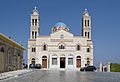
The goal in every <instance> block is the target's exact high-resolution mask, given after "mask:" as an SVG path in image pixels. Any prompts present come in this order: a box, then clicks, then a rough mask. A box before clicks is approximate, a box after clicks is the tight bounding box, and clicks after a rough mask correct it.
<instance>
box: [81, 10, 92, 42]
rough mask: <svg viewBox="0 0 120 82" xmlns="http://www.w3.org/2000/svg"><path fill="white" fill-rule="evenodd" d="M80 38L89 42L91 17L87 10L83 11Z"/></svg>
mask: <svg viewBox="0 0 120 82" xmlns="http://www.w3.org/2000/svg"><path fill="white" fill-rule="evenodd" d="M82 36H83V37H86V38H87V39H88V40H91V16H90V15H89V12H88V11H87V9H85V11H84V13H83V16H82Z"/></svg>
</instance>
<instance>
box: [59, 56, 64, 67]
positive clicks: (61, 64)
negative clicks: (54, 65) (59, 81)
mask: <svg viewBox="0 0 120 82" xmlns="http://www.w3.org/2000/svg"><path fill="white" fill-rule="evenodd" d="M60 68H65V57H60Z"/></svg>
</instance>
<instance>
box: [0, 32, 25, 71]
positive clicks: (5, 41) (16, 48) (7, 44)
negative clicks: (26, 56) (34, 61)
mask: <svg viewBox="0 0 120 82" xmlns="http://www.w3.org/2000/svg"><path fill="white" fill-rule="evenodd" d="M24 50H25V48H24V47H23V46H21V45H20V44H18V43H16V42H15V41H13V40H12V39H11V38H8V37H6V36H5V35H3V34H1V33H0V73H1V72H7V71H13V70H19V69H22V68H23V62H24V61H23V51H24Z"/></svg>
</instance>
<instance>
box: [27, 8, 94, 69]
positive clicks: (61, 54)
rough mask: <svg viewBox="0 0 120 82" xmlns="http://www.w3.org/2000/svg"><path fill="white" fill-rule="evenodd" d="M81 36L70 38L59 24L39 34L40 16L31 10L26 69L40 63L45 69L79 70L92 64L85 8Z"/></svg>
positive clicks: (65, 27)
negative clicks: (43, 33) (49, 32)
mask: <svg viewBox="0 0 120 82" xmlns="http://www.w3.org/2000/svg"><path fill="white" fill-rule="evenodd" d="M81 22H82V34H81V36H74V34H72V33H70V32H69V27H68V26H67V25H66V24H65V23H63V22H57V23H56V24H55V25H53V28H51V29H52V30H51V31H52V32H51V34H49V35H47V36H46V35H41V34H39V31H40V16H39V12H38V10H37V9H36V8H35V9H34V10H33V11H32V14H31V21H30V39H29V40H28V66H29V65H30V64H41V65H42V68H46V69H54V68H55V69H61V68H62V69H79V68H81V67H85V66H87V65H93V43H92V39H91V16H90V14H89V12H88V11H87V9H85V11H84V12H83V16H82V21H81Z"/></svg>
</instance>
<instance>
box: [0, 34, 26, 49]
mask: <svg viewBox="0 0 120 82" xmlns="http://www.w3.org/2000/svg"><path fill="white" fill-rule="evenodd" d="M0 39H1V40H3V41H5V42H7V43H9V44H11V45H13V46H15V47H17V48H20V49H22V50H25V48H24V47H23V46H22V45H20V44H18V43H17V42H15V41H14V40H12V39H10V38H8V37H7V36H5V35H3V34H2V33H0Z"/></svg>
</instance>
